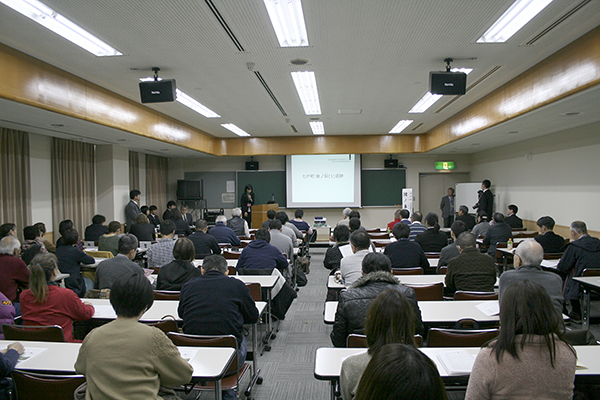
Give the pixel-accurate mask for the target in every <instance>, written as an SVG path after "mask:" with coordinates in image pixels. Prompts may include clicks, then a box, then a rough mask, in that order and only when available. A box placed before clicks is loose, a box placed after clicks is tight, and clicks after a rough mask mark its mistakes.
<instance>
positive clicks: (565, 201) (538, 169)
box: [471, 123, 600, 231]
mask: <svg viewBox="0 0 600 400" xmlns="http://www.w3.org/2000/svg"><path fill="white" fill-rule="evenodd" d="M599 157H600V123H596V124H591V125H586V126H583V127H579V128H574V129H569V130H566V131H563V132H559V133H555V134H551V135H547V136H543V137H540V138H537V139H531V140H526V141H524V142H520V143H516V144H513V145H510V146H504V147H499V148H496V149H494V150H491V151H485V152H481V153H476V154H474V155H473V156H472V158H471V160H472V173H471V179H472V180H473V181H477V180H479V181H480V180H483V179H490V180H491V181H492V191H493V192H494V194H495V195H496V208H495V210H496V211H500V212H503V213H506V207H507V206H508V205H509V204H511V203H514V204H516V205H517V206H518V207H519V215H520V216H521V218H523V219H527V220H532V221H535V220H537V219H538V218H539V217H541V216H543V215H550V216H552V217H553V218H554V219H555V221H556V223H557V224H558V225H564V226H569V224H570V223H571V222H572V221H574V220H582V221H585V222H586V224H587V226H588V229H589V230H595V231H598V230H600V213H599V212H598V207H599V205H600V162H598V158H599Z"/></svg>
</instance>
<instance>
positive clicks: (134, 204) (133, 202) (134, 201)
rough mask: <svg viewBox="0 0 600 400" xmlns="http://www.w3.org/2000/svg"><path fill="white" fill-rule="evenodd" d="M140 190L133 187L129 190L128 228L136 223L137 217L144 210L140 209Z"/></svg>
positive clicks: (126, 212) (126, 210) (126, 215)
mask: <svg viewBox="0 0 600 400" xmlns="http://www.w3.org/2000/svg"><path fill="white" fill-rule="evenodd" d="M141 194H142V192H140V191H139V190H137V189H133V190H132V191H130V192H129V198H130V200H129V203H127V205H126V206H125V224H126V225H127V229H129V228H131V226H132V225H133V224H135V219H136V218H137V216H138V215H139V214H141V213H142V212H141V211H140V195H141Z"/></svg>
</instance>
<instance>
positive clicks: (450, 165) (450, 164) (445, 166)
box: [435, 161, 454, 171]
mask: <svg viewBox="0 0 600 400" xmlns="http://www.w3.org/2000/svg"><path fill="white" fill-rule="evenodd" d="M435 169H437V170H446V171H447V170H451V169H454V161H436V162H435Z"/></svg>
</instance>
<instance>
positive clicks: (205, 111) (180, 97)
mask: <svg viewBox="0 0 600 400" xmlns="http://www.w3.org/2000/svg"><path fill="white" fill-rule="evenodd" d="M153 80H154V77H151V76H147V77H145V78H140V81H142V82H148V81H153ZM157 80H159V81H162V78H157ZM175 93H176V94H177V98H176V99H175V100H177V101H178V102H180V103H181V104H183V105H184V106H186V107H189V108H191V109H192V110H194V111H196V112H197V113H198V114H201V115H203V116H205V117H206V118H221V116H220V115H219V114H217V113H216V112H214V111H213V110H211V109H210V108H208V107H206V106H205V105H203V104H201V103H199V102H198V101H197V100H194V99H193V98H192V97H190V96H189V95H187V94H185V93H184V92H182V91H181V90H179V89H175Z"/></svg>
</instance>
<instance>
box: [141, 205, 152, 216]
mask: <svg viewBox="0 0 600 400" xmlns="http://www.w3.org/2000/svg"><path fill="white" fill-rule="evenodd" d="M140 213H141V214H144V215H145V216H146V217H147V216H148V215H150V207H148V206H141V207H140Z"/></svg>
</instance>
